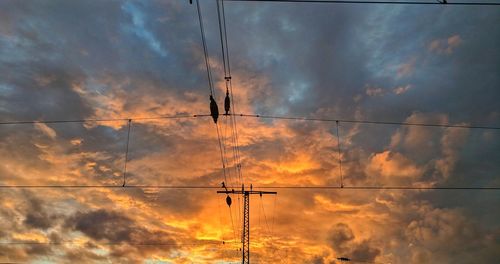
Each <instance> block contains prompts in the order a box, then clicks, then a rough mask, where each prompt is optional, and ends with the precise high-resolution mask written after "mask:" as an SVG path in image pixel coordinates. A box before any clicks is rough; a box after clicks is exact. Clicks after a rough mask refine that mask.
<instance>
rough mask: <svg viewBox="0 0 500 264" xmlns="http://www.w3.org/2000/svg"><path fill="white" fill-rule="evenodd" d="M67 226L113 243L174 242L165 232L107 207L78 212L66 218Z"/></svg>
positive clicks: (96, 238)
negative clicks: (153, 230)
mask: <svg viewBox="0 0 500 264" xmlns="http://www.w3.org/2000/svg"><path fill="white" fill-rule="evenodd" d="M65 227H67V228H70V229H72V230H75V231H80V232H82V233H84V234H85V235H87V236H88V237H90V238H92V239H95V240H107V241H109V242H111V243H119V242H129V243H143V244H148V243H159V242H163V243H167V242H169V243H173V242H174V241H173V240H172V239H171V238H169V235H168V234H167V233H165V232H162V231H156V232H152V231H150V230H148V229H146V228H144V227H141V226H140V225H138V224H137V223H136V222H135V221H134V220H132V219H131V218H129V217H127V216H125V215H123V214H120V213H118V212H114V211H107V210H105V209H99V210H96V211H90V212H85V213H82V212H77V213H76V214H74V215H73V216H71V217H69V218H67V219H66V221H65Z"/></svg>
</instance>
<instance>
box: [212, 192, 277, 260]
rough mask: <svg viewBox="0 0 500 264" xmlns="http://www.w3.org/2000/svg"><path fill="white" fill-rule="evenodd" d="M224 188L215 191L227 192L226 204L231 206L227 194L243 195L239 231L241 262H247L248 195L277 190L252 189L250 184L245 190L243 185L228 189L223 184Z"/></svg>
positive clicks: (248, 254)
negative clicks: (239, 187) (240, 227)
mask: <svg viewBox="0 0 500 264" xmlns="http://www.w3.org/2000/svg"><path fill="white" fill-rule="evenodd" d="M222 187H224V188H225V189H226V190H225V191H217V193H224V194H227V195H228V196H227V198H226V203H227V205H228V206H231V203H232V202H231V197H229V194H231V193H232V194H241V195H243V230H242V232H241V244H242V249H241V252H242V253H241V263H242V264H249V263H250V195H251V194H258V195H260V196H261V197H262V195H264V194H277V192H264V191H254V190H252V189H253V188H252V185H250V190H245V186H244V185H242V186H241V190H237V191H235V190H234V189H232V190H228V189H227V188H226V187H225V186H224V184H223V185H222Z"/></svg>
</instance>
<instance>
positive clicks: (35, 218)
mask: <svg viewBox="0 0 500 264" xmlns="http://www.w3.org/2000/svg"><path fill="white" fill-rule="evenodd" d="M57 219H58V217H57V216H56V215H51V214H50V213H48V212H47V208H45V206H43V204H42V201H40V200H37V199H35V198H32V199H30V200H29V207H28V209H27V214H26V219H24V222H23V223H24V224H25V225H27V226H29V227H34V228H40V229H48V228H50V227H52V226H54V225H55V222H56V220H57Z"/></svg>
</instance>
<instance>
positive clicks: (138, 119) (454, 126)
mask: <svg viewBox="0 0 500 264" xmlns="http://www.w3.org/2000/svg"><path fill="white" fill-rule="evenodd" d="M226 1H227V0H226ZM229 115H232V116H239V117H255V118H263V119H281V120H297V121H318V122H337V121H338V122H340V123H357V124H373V125H396V126H422V127H445V128H468V129H485V130H500V126H486V125H453V124H432V123H413V122H396V121H374V120H360V119H335V118H315V117H296V116H275V115H260V114H229ZM209 116H210V115H209V114H195V115H176V116H152V117H130V118H103V119H92V118H91V119H73V120H69V119H66V120H64V119H59V120H27V121H0V125H21V124H37V123H40V124H58V123H92V122H119V121H120V122H128V120H132V121H140V120H160V119H183V118H198V117H209Z"/></svg>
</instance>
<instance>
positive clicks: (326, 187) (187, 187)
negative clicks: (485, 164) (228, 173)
mask: <svg viewBox="0 0 500 264" xmlns="http://www.w3.org/2000/svg"><path fill="white" fill-rule="evenodd" d="M52 188H53V189H99V188H102V189H138V188H156V189H184V190H197V189H221V187H220V186H208V185H126V186H120V185H0V189H52ZM253 188H254V190H258V189H289V190H308V189H310V190H317V189H323V190H500V187H464V186H450V187H446V186H443V187H432V186H430V187H418V186H344V187H341V186H331V185H310V186H287V185H282V186H254V187H253ZM227 189H228V190H231V189H235V190H239V189H241V186H232V187H231V186H227Z"/></svg>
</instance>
